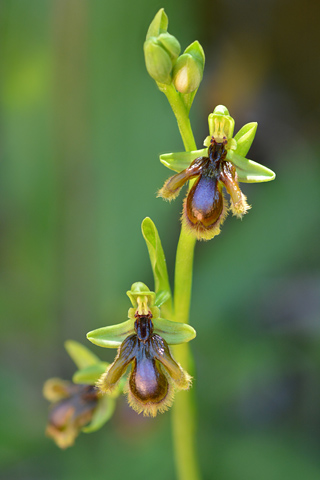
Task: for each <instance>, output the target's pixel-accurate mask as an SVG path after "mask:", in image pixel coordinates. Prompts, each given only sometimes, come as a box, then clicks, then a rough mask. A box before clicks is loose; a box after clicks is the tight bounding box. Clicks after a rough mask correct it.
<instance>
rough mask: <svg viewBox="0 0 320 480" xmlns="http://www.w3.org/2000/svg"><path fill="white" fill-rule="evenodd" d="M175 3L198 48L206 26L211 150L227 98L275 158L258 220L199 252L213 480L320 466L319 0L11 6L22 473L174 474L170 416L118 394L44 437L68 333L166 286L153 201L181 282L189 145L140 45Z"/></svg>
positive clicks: (3, 443) (252, 196) (10, 367)
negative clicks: (76, 431) (110, 403)
mask: <svg viewBox="0 0 320 480" xmlns="http://www.w3.org/2000/svg"><path fill="white" fill-rule="evenodd" d="M161 6H163V7H164V8H165V9H166V12H167V13H168V15H169V18H170V32H172V33H173V34H174V35H176V36H177V37H178V38H179V40H180V41H181V47H182V49H184V48H185V47H186V46H187V45H188V44H189V43H190V41H191V40H192V39H194V38H198V40H199V41H200V42H201V44H202V45H203V47H204V50H205V54H206V69H205V73H204V78H203V82H202V85H201V88H200V89H199V92H198V94H197V101H196V102H195V104H194V105H193V107H192V111H191V119H192V123H193V126H194V130H195V135H196V140H197V143H198V148H200V147H201V142H202V140H203V137H204V135H205V134H206V132H207V116H208V114H209V113H210V112H211V111H212V109H213V107H214V106H215V105H217V104H224V105H227V107H228V109H229V111H230V114H231V115H232V116H233V117H234V118H235V119H236V130H237V129H238V128H239V127H240V126H241V125H243V124H244V123H247V122H250V121H253V120H254V121H255V120H257V121H258V123H259V127H258V130H257V135H256V138H255V142H254V145H253V147H252V149H251V150H250V158H252V159H253V160H255V161H257V162H259V163H262V164H265V165H267V166H268V167H270V168H271V169H273V170H274V171H276V173H277V179H276V181H275V182H272V183H270V184H265V185H262V186H261V185H258V186H255V185H248V186H245V188H244V190H245V193H246V195H247V196H248V202H249V203H250V204H252V206H253V208H252V210H250V212H249V214H248V215H247V216H246V218H244V219H243V221H242V222H236V221H234V220H233V219H232V218H231V217H229V218H228V219H227V220H226V222H225V225H224V229H223V232H222V234H221V235H220V236H219V237H217V238H215V239H214V240H213V241H212V242H208V243H206V244H199V245H198V246H197V249H196V255H195V277H194V289H193V290H194V291H193V301H192V308H191V316H190V321H191V323H192V325H194V326H195V328H196V330H197V338H196V340H194V342H193V346H192V348H193V351H194V354H195V360H196V372H195V377H196V380H195V382H194V383H195V386H196V396H197V401H198V405H199V412H200V413H199V420H200V426H199V430H198V433H197V435H198V444H199V452H200V461H201V464H202V467H203V470H204V472H205V478H212V475H211V472H212V471H215V472H216V477H217V478H220V479H222V480H243V479H246V480H256V479H257V478H258V479H259V480H270V479H272V478H277V479H278V478H289V479H290V480H301V478H305V479H307V480H318V478H319V475H320V462H319V455H318V452H319V443H320V436H319V431H320V429H319V426H320V407H319V405H320V354H319V351H320V328H319V308H320V305H319V298H320V295H319V291H320V276H319V263H320V262H319V247H318V239H319V237H320V226H319V225H320V224H319V220H318V219H319V206H320V198H319V197H320V193H319V192H320V190H319V186H318V178H319V175H320V154H319V150H320V149H319V136H318V133H317V132H318V131H319V127H320V125H319V118H318V115H319V107H318V105H319V96H320V88H319V82H318V80H317V79H318V78H319V68H320V67H319V64H318V63H317V62H316V59H317V55H318V50H317V41H316V39H317V38H318V27H317V22H316V19H317V18H319V5H318V4H317V3H316V2H313V1H311V0H307V2H303V3H302V2H301V1H298V0H295V1H293V2H288V1H280V0H278V1H275V2H262V3H261V2H256V3H252V2H244V1H242V0H241V1H237V2H236V1H222V0H220V1H217V2H208V1H203V2H200V3H198V2H191V1H187V2H182V1H180V0H179V1H178V2H175V3H174V4H168V5H166V4H163V5H162V4H161V5H160V4H159V3H158V2H153V1H151V2H150V1H148V2H147V1H146V0H144V1H140V2H129V1H124V2H109V1H105V2H89V1H88V0H56V1H54V0H43V1H37V0H28V2H21V1H18V0H7V1H6V2H3V4H2V5H1V19H0V49H1V52H0V53H1V64H2V68H1V77H2V78H1V84H0V85H1V86H0V88H1V91H0V93H1V137H0V153H1V157H2V161H1V166H0V169H1V175H0V200H1V201H0V209H1V225H2V228H1V237H0V248H1V253H2V266H1V272H0V275H1V277H0V281H1V317H2V320H1V326H2V329H1V340H0V352H1V359H2V362H1V365H2V366H1V380H2V383H1V384H2V389H1V390H2V394H1V400H0V402H1V404H0V412H1V421H0V462H1V466H0V468H1V471H2V472H3V475H4V478H10V479H15V480H26V479H29V478H32V479H35V480H40V479H41V480H51V479H52V480H55V479H57V478H59V479H61V480H73V479H77V480H82V479H83V480H84V479H87V478H89V477H91V476H92V474H93V473H92V472H94V477H95V479H96V480H99V479H100V478H101V479H105V478H106V474H107V473H106V465H107V468H108V476H109V477H110V478H112V479H114V480H118V479H122V478H125V477H126V475H127V474H128V471H129V469H130V478H131V479H133V480H134V479H138V478H141V465H143V469H144V472H143V474H144V476H145V477H146V478H148V476H150V477H151V476H152V478H153V479H154V480H157V479H163V478H168V479H169V478H173V476H174V474H173V460H172V452H171V440H170V430H169V415H164V416H162V417H160V418H157V419H155V420H146V419H143V418H140V417H138V416H137V415H136V414H135V413H131V412H130V411H129V410H128V409H127V407H126V406H125V405H124V404H123V405H122V406H121V404H120V408H117V411H116V413H115V416H114V417H113V419H112V420H111V421H110V422H108V424H107V425H106V426H105V427H104V428H103V429H102V430H101V431H99V432H97V433H96V434H92V435H90V436H89V435H88V436H87V435H82V436H81V437H79V438H78V439H77V442H76V446H75V447H73V448H71V449H69V450H68V451H66V452H60V451H59V450H58V449H57V448H56V447H55V446H54V445H53V443H52V442H51V441H50V440H49V439H46V438H45V437H44V427H45V423H46V416H47V405H46V402H45V401H44V400H43V399H42V396H41V388H42V384H43V381H44V380H45V379H46V378H48V377H50V376H60V377H63V378H69V377H71V374H72V367H71V366H70V362H69V361H68V357H67V355H66V354H65V352H64V349H63V342H64V340H66V339H67V338H70V337H71V338H75V339H76V340H79V341H80V342H82V343H84V342H85V333H86V332H87V331H88V330H92V329H94V328H98V327H101V326H104V325H106V324H114V323H118V322H121V321H122V320H123V316H124V315H125V314H126V312H127V310H128V307H129V304H128V301H126V297H125V295H124V292H125V291H126V290H127V289H128V288H129V287H130V285H131V284H132V283H133V282H135V281H137V280H141V281H143V282H145V283H147V284H150V285H152V272H151V268H150V265H149V260H148V254H147V250H146V246H145V244H144V240H143V238H142V235H141V232H140V224H141V220H142V219H143V218H144V217H146V216H150V217H151V218H152V219H153V220H154V221H155V223H156V225H157V228H158V230H159V234H160V237H161V240H162V244H163V247H164V251H165V254H166V257H167V261H168V266H169V276H171V277H172V271H173V259H174V249H175V246H176V242H177V239H178V234H179V212H180V210H181V203H180V204H179V202H175V204H173V205H168V204H166V203H165V202H162V200H160V199H156V196H155V192H156V191H157V190H158V189H159V188H160V187H161V185H162V184H163V181H164V180H165V178H166V177H167V175H168V174H167V171H166V169H164V168H163V166H162V165H161V164H160V162H159V161H158V155H159V153H160V152H166V151H180V150H182V143H181V140H180V137H179V134H178V131H177V127H176V125H175V121H174V118H173V115H172V112H171V111H170V108H169V106H168V105H167V104H166V99H165V98H164V96H163V95H160V93H158V92H157V91H156V89H155V87H154V82H153V81H152V80H151V79H150V78H149V76H148V75H147V73H146V72H145V65H144V58H143V51H142V45H143V42H144V40H145V34H146V29H147V27H148V25H149V23H150V19H151V18H152V17H153V16H154V14H155V13H156V11H157V10H158V9H159V8H160V7H161ZM316 10H318V12H316ZM204 132H205V133H204ZM143 147H145V151H146V152H148V154H145V155H143V154H142V153H141V152H143V151H144V148H143ZM152 152H153V153H152ZM95 351H96V352H97V351H98V348H97V349H96V350H95ZM98 354H100V352H99V353H98ZM111 359H112V352H111V356H109V354H108V352H106V353H105V357H104V358H103V360H105V361H110V360H111ZM124 458H125V459H126V461H125V462H124V461H123V459H124ZM159 458H161V468H159Z"/></svg>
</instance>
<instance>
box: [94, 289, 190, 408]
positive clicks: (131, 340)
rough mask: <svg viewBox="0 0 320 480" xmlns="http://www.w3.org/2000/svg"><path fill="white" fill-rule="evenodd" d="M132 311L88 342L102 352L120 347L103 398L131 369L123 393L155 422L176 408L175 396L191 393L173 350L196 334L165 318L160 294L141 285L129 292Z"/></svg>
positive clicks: (103, 383)
mask: <svg viewBox="0 0 320 480" xmlns="http://www.w3.org/2000/svg"><path fill="white" fill-rule="evenodd" d="M127 295H128V296H129V298H130V300H131V303H132V305H133V308H130V309H129V312H128V317H129V320H127V321H126V322H123V323H120V324H118V325H112V326H107V327H103V328H99V329H97V330H93V331H92V332H89V333H88V334H87V338H88V339H89V340H90V341H91V342H92V343H94V344H95V345H99V346H101V347H109V348H114V347H118V353H117V356H116V358H115V360H114V362H113V363H112V364H111V365H110V366H109V367H108V368H107V370H106V372H105V373H104V374H103V375H102V376H101V377H100V379H99V380H98V382H97V386H98V388H99V390H100V392H102V393H105V394H108V395H110V394H112V393H113V392H114V390H115V389H116V388H117V385H118V383H119V381H120V379H121V377H122V376H123V375H124V374H125V373H126V370H127V367H128V366H129V365H131V372H130V374H129V377H128V379H127V382H126V386H125V388H124V391H125V392H126V393H127V395H128V401H129V404H130V405H131V407H132V408H133V409H134V410H135V411H137V412H138V413H143V414H144V415H146V416H152V417H154V416H155V415H156V414H157V413H158V412H160V413H162V412H164V411H165V410H167V409H168V408H169V407H170V406H171V405H172V401H173V397H174V391H175V390H187V389H188V388H189V387H190V384H191V377H190V376H189V375H188V373H187V372H186V371H185V370H183V368H182V367H181V366H180V365H179V364H178V363H177V362H176V361H175V360H174V358H173V356H172V354H171V352H170V348H169V346H168V345H176V344H179V343H183V342H188V341H190V340H192V339H193V338H194V337H195V335H196V332H195V330H194V329H193V328H192V327H191V326H190V325H186V324H183V323H177V322H173V321H170V320H165V319H163V318H160V310H159V308H158V306H156V305H155V293H154V292H151V291H150V290H149V289H148V287H147V286H146V285H144V284H143V283H141V282H137V283H134V284H133V285H132V287H131V290H130V291H128V292H127Z"/></svg>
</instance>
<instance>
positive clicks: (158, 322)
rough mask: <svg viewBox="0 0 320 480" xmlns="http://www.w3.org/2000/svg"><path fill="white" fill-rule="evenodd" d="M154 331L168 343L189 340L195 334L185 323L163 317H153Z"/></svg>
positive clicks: (176, 343)
mask: <svg viewBox="0 0 320 480" xmlns="http://www.w3.org/2000/svg"><path fill="white" fill-rule="evenodd" d="M152 322H153V326H154V332H155V333H158V334H159V335H160V337H162V338H163V339H164V340H165V341H166V342H167V344H168V345H178V344H179V343H185V342H190V340H192V339H193V338H195V336H196V331H195V329H194V328H193V327H191V325H187V324H186V323H179V322H172V321H171V320H165V319H164V318H157V319H153V320H152Z"/></svg>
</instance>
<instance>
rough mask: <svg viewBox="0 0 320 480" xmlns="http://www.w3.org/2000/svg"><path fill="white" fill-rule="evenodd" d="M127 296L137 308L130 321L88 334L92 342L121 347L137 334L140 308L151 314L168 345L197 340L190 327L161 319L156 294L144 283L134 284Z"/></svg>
mask: <svg viewBox="0 0 320 480" xmlns="http://www.w3.org/2000/svg"><path fill="white" fill-rule="evenodd" d="M127 295H128V296H129V298H130V300H131V302H132V304H133V305H134V306H135V307H136V308H130V309H129V312H128V315H129V320H127V321H126V322H123V323H119V324H117V325H110V326H107V327H102V328H98V329H96V330H93V331H91V332H89V333H87V338H88V340H90V342H92V343H94V344H95V345H98V346H99V347H106V348H118V347H120V345H121V344H122V343H123V342H124V340H125V339H126V338H127V337H129V336H130V335H133V334H134V333H135V329H134V323H135V313H136V312H137V311H139V308H142V309H146V310H145V311H144V312H143V314H145V315H147V314H148V312H151V314H152V323H153V326H154V333H157V334H159V335H160V336H161V337H162V338H163V339H164V340H165V341H166V342H167V343H168V345H177V344H179V343H185V342H189V341H190V340H192V339H193V338H195V336H196V332H195V330H194V328H192V327H191V326H190V325H187V324H184V323H178V322H172V321H171V320H166V319H163V318H160V316H159V309H158V308H157V307H155V306H154V301H155V293H154V292H151V291H150V290H149V289H148V287H147V286H146V285H145V284H144V283H142V282H136V283H134V284H133V285H132V287H131V290H129V292H127ZM145 298H146V299H147V302H146V305H147V306H146V305H144V300H143V299H145Z"/></svg>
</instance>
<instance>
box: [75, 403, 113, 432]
mask: <svg viewBox="0 0 320 480" xmlns="http://www.w3.org/2000/svg"><path fill="white" fill-rule="evenodd" d="M115 406H116V401H115V399H114V398H111V397H109V396H107V395H103V396H102V397H101V398H99V400H98V405H97V408H96V409H95V411H94V413H93V416H92V420H91V422H90V423H89V425H86V426H85V427H83V428H82V431H83V432H85V433H91V432H95V431H96V430H99V429H100V428H101V427H103V425H104V424H105V423H106V422H107V421H108V420H109V419H110V418H111V417H112V415H113V412H114V409H115Z"/></svg>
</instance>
